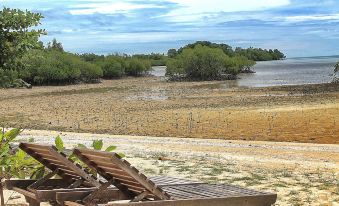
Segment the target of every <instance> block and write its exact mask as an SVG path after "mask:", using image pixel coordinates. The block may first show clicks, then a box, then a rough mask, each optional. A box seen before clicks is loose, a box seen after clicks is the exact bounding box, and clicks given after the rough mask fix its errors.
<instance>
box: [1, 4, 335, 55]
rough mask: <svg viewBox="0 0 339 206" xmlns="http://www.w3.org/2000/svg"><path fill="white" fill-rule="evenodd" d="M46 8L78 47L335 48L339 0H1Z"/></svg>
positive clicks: (102, 50) (63, 38)
mask: <svg viewBox="0 0 339 206" xmlns="http://www.w3.org/2000/svg"><path fill="white" fill-rule="evenodd" d="M3 6H5V7H10V8H19V9H28V10H31V11H35V12H40V13H42V14H43V15H44V19H43V20H42V25H41V26H40V27H42V28H45V29H46V30H47V32H48V35H47V36H44V37H42V38H41V39H42V41H44V42H48V41H51V40H52V39H53V38H56V39H57V40H58V41H60V42H62V43H63V46H64V48H65V50H67V51H70V52H76V53H86V52H87V53H97V54H109V53H115V52H118V53H127V54H136V53H151V52H160V53H166V52H167V50H168V49H170V48H179V47H182V46H184V45H185V44H187V43H192V42H195V41H198V40H207V41H212V42H216V43H226V44H229V45H231V46H233V47H238V46H240V47H250V46H253V47H261V48H267V49H268V48H272V49H275V48H277V49H279V50H281V51H283V52H284V53H285V54H286V55H287V57H305V56H326V55H338V54H339V0H0V7H3Z"/></svg>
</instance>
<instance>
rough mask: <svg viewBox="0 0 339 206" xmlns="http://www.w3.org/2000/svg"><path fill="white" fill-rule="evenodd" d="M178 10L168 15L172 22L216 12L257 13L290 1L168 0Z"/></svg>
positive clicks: (195, 18)
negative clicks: (176, 5)
mask: <svg viewBox="0 0 339 206" xmlns="http://www.w3.org/2000/svg"><path fill="white" fill-rule="evenodd" d="M169 1H171V2H173V3H176V4H178V5H179V6H180V8H178V9H176V10H173V11H172V12H171V13H170V14H168V15H165V16H169V17H171V19H172V20H173V21H178V22H182V21H193V20H198V19H199V18H202V17H204V16H205V15H209V14H211V13H217V12H238V11H257V10H262V9H268V8H274V7H279V6H286V5H289V4H290V3H291V2H290V0H255V1H254V0H252V1H249V0H169Z"/></svg>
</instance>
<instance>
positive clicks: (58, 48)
mask: <svg viewBox="0 0 339 206" xmlns="http://www.w3.org/2000/svg"><path fill="white" fill-rule="evenodd" d="M47 49H48V50H55V51H59V52H63V51H64V47H63V46H62V44H61V42H58V41H57V40H56V39H53V40H52V42H49V43H48V44H47Z"/></svg>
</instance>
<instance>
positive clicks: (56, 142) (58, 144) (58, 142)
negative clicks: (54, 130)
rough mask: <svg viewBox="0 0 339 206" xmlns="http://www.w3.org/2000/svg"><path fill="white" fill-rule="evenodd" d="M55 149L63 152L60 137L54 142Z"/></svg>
mask: <svg viewBox="0 0 339 206" xmlns="http://www.w3.org/2000/svg"><path fill="white" fill-rule="evenodd" d="M54 144H55V147H56V148H57V150H58V151H59V152H63V151H64V150H65V147H64V141H63V140H62V139H61V137H60V136H57V137H56V138H55V140H54Z"/></svg>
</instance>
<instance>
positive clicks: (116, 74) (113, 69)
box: [100, 57, 125, 79]
mask: <svg viewBox="0 0 339 206" xmlns="http://www.w3.org/2000/svg"><path fill="white" fill-rule="evenodd" d="M100 66H101V68H102V71H103V77H104V78H105V79H112V78H120V77H122V76H123V75H124V74H125V67H124V66H123V65H122V62H121V60H119V59H118V58H117V57H106V58H105V60H104V61H102V62H101V64H100Z"/></svg>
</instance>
